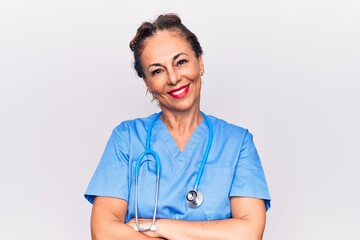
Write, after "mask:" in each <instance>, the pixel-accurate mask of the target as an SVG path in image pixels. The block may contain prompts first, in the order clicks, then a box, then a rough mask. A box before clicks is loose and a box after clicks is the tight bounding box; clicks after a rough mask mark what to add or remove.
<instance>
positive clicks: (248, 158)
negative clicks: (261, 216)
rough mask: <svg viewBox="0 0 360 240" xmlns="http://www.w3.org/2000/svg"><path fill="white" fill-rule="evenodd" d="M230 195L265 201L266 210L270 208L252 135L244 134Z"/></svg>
mask: <svg viewBox="0 0 360 240" xmlns="http://www.w3.org/2000/svg"><path fill="white" fill-rule="evenodd" d="M230 196H242V197H253V198H259V199H263V200H264V201H265V206H266V210H268V209H269V208H270V200H271V198H270V194H269V190H268V186H267V183H266V178H265V174H264V171H263V168H262V165H261V162H260V158H259V155H258V152H257V150H256V148H255V145H254V142H253V136H252V134H251V133H249V132H248V131H247V132H246V134H245V137H244V141H243V144H242V147H241V151H240V156H239V159H238V163H237V165H236V169H235V176H234V180H233V184H232V187H231V190H230Z"/></svg>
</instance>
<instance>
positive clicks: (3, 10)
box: [0, 0, 360, 240]
mask: <svg viewBox="0 0 360 240" xmlns="http://www.w3.org/2000/svg"><path fill="white" fill-rule="evenodd" d="M359 9H360V1H357V0H352V1H351V0H343V1H333V0H330V1H325V0H301V1H297V0H296V1H285V0H273V1H265V0H260V1H240V2H239V1H234V2H231V1H216V2H215V3H214V2H210V1H188V0H183V1H176V2H175V1H159V0H158V1H155V0H153V1H142V2H141V1H126V2H125V1H118V0H117V1H115V0H106V1H85V0H83V1H80V0H71V1H70V0H63V1H50V0H47V1H45V0H43V1H40V0H32V1H25V0H18V1H10V0H2V1H1V2H0V114H1V118H0V161H1V162H0V194H1V198H0V199H1V200H0V201H1V202H0V234H1V235H0V238H1V239H39V240H45V239H46V240H47V239H52V240H57V239H61V240H63V239H67V240H70V239H89V238H90V234H89V218H90V211H91V205H90V204H89V203H88V202H86V200H85V199H84V198H83V193H84V191H85V189H86V186H87V184H88V181H89V180H90V177H91V176H92V174H93V172H94V170H95V167H96V165H97V163H98V161H99V159H100V156H101V154H102V151H103V149H104V147H105V144H106V141H107V139H108V137H109V136H110V133H111V130H112V128H113V127H114V126H116V125H117V124H118V123H119V122H121V121H123V120H125V119H130V118H134V117H144V116H147V115H149V114H151V113H153V112H154V111H158V109H157V107H156V105H155V104H152V103H151V99H150V97H149V96H145V90H146V89H145V86H144V85H143V82H142V80H141V79H139V78H137V76H136V74H135V71H134V70H133V69H132V61H133V60H132V55H131V51H130V49H129V48H128V43H129V41H130V40H131V38H132V37H133V36H134V34H135V31H136V28H137V27H138V26H139V25H140V24H141V22H143V21H144V20H152V19H154V18H155V17H156V16H157V15H158V14H161V13H164V12H175V13H178V14H179V15H180V16H181V17H182V19H183V22H184V23H185V25H187V26H188V27H189V28H190V29H191V30H192V31H193V32H195V33H196V34H197V36H198V38H199V40H200V42H201V44H202V46H203V49H204V53H205V54H204V61H205V68H206V72H205V76H204V84H203V89H202V110H203V111H205V112H206V113H208V114H212V115H216V116H218V117H220V118H223V119H226V120H227V121H229V122H232V123H235V124H237V125H240V126H243V127H246V128H248V129H250V131H251V132H252V133H253V134H254V140H255V143H256V145H257V147H258V151H259V153H260V156H261V158H262V162H263V166H264V169H265V171H266V176H267V180H268V184H269V187H270V191H271V195H272V198H273V201H272V208H271V209H270V211H269V212H268V222H267V228H266V233H265V237H264V239H269V240H293V239H294V240H297V239H299V240H304V239H314V240H315V239H316V240H317V239H327V240H330V239H334V240H335V239H336V240H338V239H360V234H359V233H358V228H359V220H358V217H359V214H360V211H359V189H360V188H359V183H360V179H359V176H358V175H359V170H358V169H359V160H360V157H359V153H358V149H359V134H360V128H359V126H358V124H359V122H360V113H359V106H360V96H359V95H360V90H359V83H358V82H359V80H360V27H359V26H360V14H359Z"/></svg>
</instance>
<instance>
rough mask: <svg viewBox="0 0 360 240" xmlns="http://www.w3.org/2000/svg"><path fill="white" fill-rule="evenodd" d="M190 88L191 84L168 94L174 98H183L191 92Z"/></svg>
mask: <svg viewBox="0 0 360 240" xmlns="http://www.w3.org/2000/svg"><path fill="white" fill-rule="evenodd" d="M189 86H190V84H188V85H185V86H182V87H179V88H176V89H173V90H171V91H169V92H168V94H169V95H170V96H172V97H173V98H182V97H184V96H186V94H187V93H188V92H189Z"/></svg>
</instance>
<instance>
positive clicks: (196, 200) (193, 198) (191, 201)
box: [134, 112, 213, 232]
mask: <svg viewBox="0 0 360 240" xmlns="http://www.w3.org/2000/svg"><path fill="white" fill-rule="evenodd" d="M161 113H162V112H159V113H158V114H156V116H155V117H154V119H153V120H152V121H151V123H150V126H149V129H148V131H147V134H146V145H145V151H144V152H143V153H141V154H140V156H139V157H138V159H137V160H136V164H135V169H134V175H135V201H134V203H135V224H136V225H135V227H134V229H135V230H136V231H140V232H145V231H148V230H151V231H155V230H156V225H155V220H156V210H157V205H158V199H159V183H160V158H159V155H158V154H157V153H156V152H155V151H153V150H151V149H150V138H151V131H152V129H153V126H154V124H155V122H156V120H157V119H158V118H159V117H160V115H161ZM201 114H202V116H203V117H204V119H205V122H206V124H207V126H208V128H209V140H208V143H207V146H206V150H205V153H204V156H203V158H202V160H201V164H200V167H199V171H198V174H197V176H196V180H195V185H194V188H193V189H192V190H190V191H189V192H188V193H187V194H186V204H187V205H188V207H189V208H197V207H199V206H200V205H201V204H202V202H203V200H204V197H203V195H202V193H201V192H200V191H198V187H199V184H200V180H201V176H202V174H203V172H204V167H205V164H206V161H207V158H208V155H209V152H210V148H211V143H212V139H213V128H212V125H211V123H210V120H209V119H208V117H207V116H206V115H205V114H204V113H203V112H201ZM147 155H151V156H153V157H154V158H155V163H156V185H155V204H154V213H153V217H152V223H151V225H150V227H148V228H142V227H140V226H139V216H138V196H139V193H138V191H139V169H140V165H141V162H142V160H143V158H144V157H145V156H147Z"/></svg>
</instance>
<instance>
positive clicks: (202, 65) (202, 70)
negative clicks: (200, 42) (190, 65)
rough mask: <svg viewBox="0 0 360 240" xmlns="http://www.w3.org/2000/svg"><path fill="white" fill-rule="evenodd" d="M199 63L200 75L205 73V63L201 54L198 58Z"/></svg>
mask: <svg viewBox="0 0 360 240" xmlns="http://www.w3.org/2000/svg"><path fill="white" fill-rule="evenodd" d="M198 63H199V70H200V73H203V72H204V70H205V67H204V62H203V59H202V56H201V54H199V56H198Z"/></svg>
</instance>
